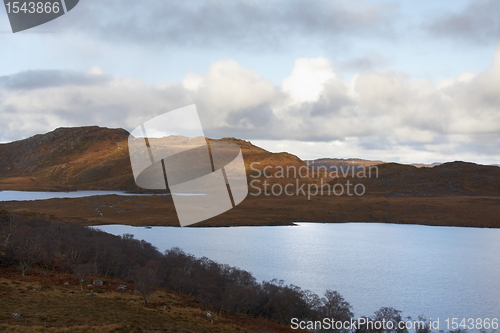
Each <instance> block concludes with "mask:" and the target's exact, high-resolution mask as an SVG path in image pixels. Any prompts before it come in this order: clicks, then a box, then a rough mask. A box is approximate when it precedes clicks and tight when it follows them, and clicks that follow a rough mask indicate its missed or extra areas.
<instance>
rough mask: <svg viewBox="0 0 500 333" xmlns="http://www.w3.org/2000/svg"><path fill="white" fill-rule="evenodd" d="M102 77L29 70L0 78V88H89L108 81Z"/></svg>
mask: <svg viewBox="0 0 500 333" xmlns="http://www.w3.org/2000/svg"><path fill="white" fill-rule="evenodd" d="M109 79H110V78H109V77H107V76H104V75H92V74H84V73H79V72H71V71H62V70H30V71H26V72H21V73H17V74H14V75H9V76H0V87H2V88H4V89H8V90H32V89H42V88H49V87H62V86H70V85H74V86H91V85H96V84H102V83H105V82H107V81H109Z"/></svg>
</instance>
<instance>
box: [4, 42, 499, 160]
mask: <svg viewBox="0 0 500 333" xmlns="http://www.w3.org/2000/svg"><path fill="white" fill-rule="evenodd" d="M499 59H500V49H498V50H497V52H496V54H495V61H494V65H493V66H492V67H491V68H489V69H487V70H485V71H483V72H480V73H472V72H466V73H463V74H461V75H459V76H457V77H456V78H448V79H446V80H443V81H442V82H441V83H440V84H435V83H433V82H432V81H421V80H412V79H411V77H409V76H408V75H405V74H403V73H398V72H394V71H365V72H362V73H359V74H357V75H355V77H354V78H353V79H351V80H346V79H344V78H343V77H342V75H341V74H340V73H337V72H336V71H335V69H334V66H333V64H332V63H330V62H329V61H328V60H326V59H324V58H315V59H305V58H302V59H297V61H296V63H295V67H294V68H293V70H292V71H291V75H290V76H289V77H288V78H286V79H284V80H283V86H282V87H279V86H277V85H275V84H273V83H272V82H271V81H269V80H267V79H266V78H265V77H264V76H263V75H261V74H259V73H257V72H255V71H253V70H251V69H247V68H244V67H242V66H241V65H239V64H238V63H237V62H236V61H234V60H223V61H217V62H214V63H213V64H212V65H211V66H210V68H209V69H208V72H207V73H189V74H187V75H186V77H185V78H184V80H182V82H167V83H163V84H157V85H153V84H147V83H144V82H142V81H140V80H135V79H127V78H121V77H112V76H108V75H105V74H103V72H102V70H101V69H100V68H93V69H91V70H90V72H89V73H75V72H64V71H31V72H24V73H18V74H15V75H11V76H3V77H0V117H1V119H2V120H3V121H4V124H6V127H7V128H4V130H3V131H2V133H1V137H0V140H2V141H6V140H13V139H21V138H23V137H26V136H29V135H33V134H36V133H43V132H47V131H49V130H52V129H54V128H55V127H58V126H81V125H100V126H107V127H123V128H126V129H129V130H130V129H132V128H135V127H136V126H137V125H138V124H140V123H142V122H144V121H145V120H147V119H149V118H151V117H154V116H156V115H159V114H161V113H164V112H167V111H170V110H173V109H176V108H179V107H182V106H185V105H188V104H191V103H196V104H197V107H198V110H199V113H200V118H201V120H202V124H203V125H204V129H205V133H206V135H207V136H211V137H223V136H235V137H240V138H243V139H251V140H267V141H261V142H264V143H265V142H267V143H266V144H267V145H268V146H272V144H269V142H275V143H276V145H275V146H276V147H277V148H279V146H278V144H282V145H284V146H283V148H286V149H283V150H289V151H290V152H292V153H296V154H299V155H301V156H302V157H308V158H312V157H314V156H312V155H314V154H315V157H322V156H323V157H324V156H340V157H353V156H355V157H362V158H363V157H365V158H377V159H390V160H401V161H422V162H433V161H445V160H450V159H469V160H474V158H475V159H476V160H478V161H490V162H495V163H498V162H499V157H498V156H500V111H499V110H500V60H499ZM328 147H330V148H332V147H333V148H332V149H330V150H328V149H327V148H328ZM338 154H341V155H338ZM460 156H463V158H460Z"/></svg>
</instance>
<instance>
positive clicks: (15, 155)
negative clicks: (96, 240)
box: [0, 126, 305, 191]
mask: <svg viewBox="0 0 500 333" xmlns="http://www.w3.org/2000/svg"><path fill="white" fill-rule="evenodd" d="M128 136H129V133H128V132H127V131H125V130H123V129H109V128H102V127H98V126H91V127H75V128H58V129H56V130H54V131H52V132H50V133H47V134H42V135H40V134H38V135H35V136H33V137H31V138H28V139H24V140H20V141H15V142H11V143H7V144H0V190H55V191H61V190H77V189H78V190H128V191H140V190H141V189H140V188H138V187H137V186H136V185H135V182H134V179H133V176H132V169H131V165H130V158H129V152H128ZM209 141H224V142H234V143H236V144H238V145H239V146H240V147H241V149H242V153H243V158H244V160H245V164H246V168H247V172H248V173H250V172H251V170H250V163H251V162H259V163H260V165H258V164H256V165H254V168H263V167H265V166H266V165H285V166H286V165H297V166H301V165H305V162H303V161H302V160H300V159H299V158H298V157H297V156H295V155H292V154H288V153H271V152H268V151H266V150H264V149H262V148H259V147H256V146H254V145H252V144H251V143H250V142H247V141H244V140H238V139H235V138H224V139H221V140H211V139H209Z"/></svg>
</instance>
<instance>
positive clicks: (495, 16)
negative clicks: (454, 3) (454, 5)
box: [425, 0, 500, 44]
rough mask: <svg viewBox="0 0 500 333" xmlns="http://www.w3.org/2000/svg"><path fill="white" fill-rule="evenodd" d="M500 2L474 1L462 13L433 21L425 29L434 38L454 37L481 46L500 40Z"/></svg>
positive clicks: (490, 0) (494, 0)
mask: <svg viewBox="0 0 500 333" xmlns="http://www.w3.org/2000/svg"><path fill="white" fill-rule="evenodd" d="M499 13H500V2H499V1H497V0H486V1H485V0H479V1H472V2H471V3H470V4H469V5H468V6H466V7H465V8H464V9H463V10H462V11H461V12H458V13H450V14H447V15H443V16H440V17H437V18H435V19H433V20H432V21H431V22H430V23H429V24H427V25H426V27H425V29H426V30H427V31H428V32H429V33H430V34H431V35H433V36H439V37H452V38H455V39H460V40H466V41H469V42H473V43H479V44H496V43H497V42H498V41H499V40H500V16H499Z"/></svg>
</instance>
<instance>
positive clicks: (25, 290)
mask: <svg viewBox="0 0 500 333" xmlns="http://www.w3.org/2000/svg"><path fill="white" fill-rule="evenodd" d="M103 280H104V286H102V287H85V289H86V290H84V291H83V292H82V291H80V286H79V284H78V283H77V282H76V280H75V279H74V278H72V277H71V276H70V275H67V274H56V273H53V272H42V271H33V272H32V273H31V274H29V275H27V276H25V277H21V276H20V275H19V273H18V272H16V271H15V270H7V269H5V268H2V269H0V295H1V300H2V301H1V304H2V306H1V307H0V331H7V332H289V331H291V329H290V328H289V327H286V326H282V325H278V324H276V323H273V322H269V321H265V320H262V319H256V318H250V317H245V316H226V315H221V316H216V315H217V313H214V314H213V315H214V316H213V322H212V321H211V319H210V318H208V317H207V316H206V315H205V311H206V310H205V309H203V307H202V306H201V305H199V304H197V303H196V302H195V301H194V300H193V299H192V298H190V297H188V296H185V295H180V294H176V293H173V292H169V291H166V290H158V291H157V292H155V294H153V295H152V296H151V298H150V305H149V306H148V307H147V308H146V307H144V306H143V305H142V300H141V297H140V296H139V295H137V294H135V293H133V292H132V291H126V292H120V291H116V287H117V286H118V284H123V282H120V281H116V280H112V279H103ZM65 283H66V284H65ZM68 283H69V284H68ZM129 287H130V286H129ZM91 290H94V291H95V292H97V294H96V295H95V296H87V295H86V294H87V293H89V292H90V291H91ZM13 313H19V314H22V318H12V314H13Z"/></svg>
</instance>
